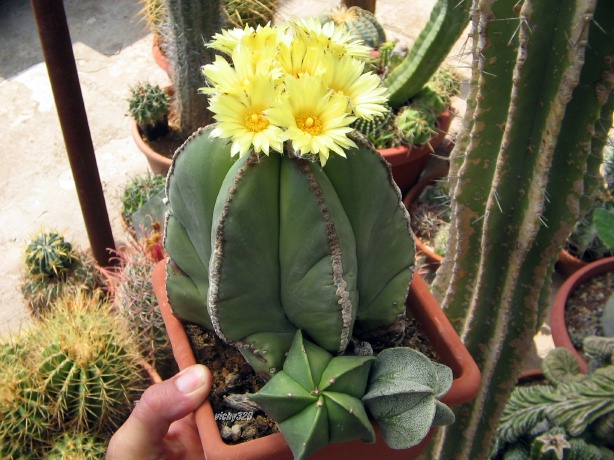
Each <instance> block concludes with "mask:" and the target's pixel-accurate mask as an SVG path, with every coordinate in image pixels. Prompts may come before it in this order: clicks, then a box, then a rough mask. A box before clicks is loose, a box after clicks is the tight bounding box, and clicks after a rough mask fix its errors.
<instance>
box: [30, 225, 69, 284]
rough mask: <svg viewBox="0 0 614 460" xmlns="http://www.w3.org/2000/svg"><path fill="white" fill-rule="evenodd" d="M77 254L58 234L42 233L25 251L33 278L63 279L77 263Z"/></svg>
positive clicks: (33, 239)
mask: <svg viewBox="0 0 614 460" xmlns="http://www.w3.org/2000/svg"><path fill="white" fill-rule="evenodd" d="M77 258H78V257H77V253H76V252H75V250H74V249H73V247H72V244H70V242H68V241H66V239H65V238H64V236H63V235H60V234H59V233H58V232H55V231H49V232H41V233H40V234H39V235H37V236H35V237H34V238H32V240H31V241H30V242H29V243H28V246H27V247H26V250H25V261H26V267H27V269H28V273H29V274H30V275H31V276H33V277H45V278H53V277H56V278H57V277H61V276H63V275H64V274H65V273H66V272H68V271H69V270H70V269H71V268H73V267H74V265H75V264H76V262H77Z"/></svg>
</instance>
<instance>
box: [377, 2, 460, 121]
mask: <svg viewBox="0 0 614 460" xmlns="http://www.w3.org/2000/svg"><path fill="white" fill-rule="evenodd" d="M471 3H472V2H471V0H437V2H435V5H434V6H433V10H432V12H431V17H430V18H429V21H428V22H427V24H426V26H425V27H424V29H422V31H421V32H420V34H419V35H418V38H416V41H415V42H414V44H413V45H412V47H411V48H410V50H409V52H408V53H407V55H406V56H405V59H404V60H403V62H402V63H401V64H400V65H398V66H397V67H396V68H395V69H394V70H393V71H392V72H391V73H390V75H388V76H387V77H386V80H385V84H386V86H387V87H388V90H389V93H390V101H389V103H390V106H391V107H392V108H393V109H398V108H399V107H401V106H402V105H404V104H406V103H407V101H408V100H409V99H411V98H412V97H414V96H415V95H416V94H418V92H419V91H420V90H421V89H422V88H423V87H424V85H425V84H426V82H427V81H428V80H429V79H430V78H431V76H432V75H433V74H434V73H435V71H436V70H437V69H438V68H439V67H440V66H441V63H442V62H443V61H444V59H445V58H446V57H447V56H448V53H449V52H450V50H451V49H452V47H453V46H454V44H455V43H456V41H457V40H458V39H459V38H460V36H461V34H462V33H463V30H464V29H465V27H466V26H467V24H468V23H469V9H470V7H471Z"/></svg>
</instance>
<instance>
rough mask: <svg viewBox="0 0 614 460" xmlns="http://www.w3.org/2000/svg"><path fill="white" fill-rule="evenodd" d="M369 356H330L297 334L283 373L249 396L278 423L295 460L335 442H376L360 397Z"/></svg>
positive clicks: (363, 390)
mask: <svg viewBox="0 0 614 460" xmlns="http://www.w3.org/2000/svg"><path fill="white" fill-rule="evenodd" d="M374 360H375V358H374V357H371V356H337V357H333V355H331V354H330V353H329V352H327V351H326V350H324V349H323V348H320V347H318V346H317V345H314V344H313V343H311V342H309V341H307V340H304V339H303V335H302V333H301V331H300V330H299V331H297V332H296V334H295V336H294V339H293V341H292V346H291V347H290V350H289V351H288V357H287V359H286V360H285V362H284V366H283V370H282V371H279V372H278V373H277V374H275V376H274V377H273V378H272V379H271V380H270V381H269V382H268V383H267V384H266V385H265V386H264V387H263V388H262V389H261V390H260V391H259V392H258V393H256V394H250V395H248V397H249V398H250V399H251V400H253V401H255V402H256V403H257V404H258V405H259V406H261V407H262V408H263V409H264V410H265V411H266V413H267V415H269V416H270V417H272V418H273V419H275V421H276V422H277V423H278V424H279V429H280V430H281V432H282V434H283V435H284V438H285V439H286V441H287V443H288V445H289V446H290V449H291V450H292V453H293V454H294V458H295V460H301V459H304V458H307V457H309V456H310V455H311V454H313V453H314V452H315V451H317V450H318V449H321V448H322V447H324V446H326V445H327V444H329V443H333V442H344V441H350V440H352V439H361V440H363V441H364V442H371V443H372V442H375V432H374V431H373V427H372V425H371V422H370V421H369V418H368V416H367V413H366V411H365V408H364V406H363V404H362V403H361V401H360V398H361V397H362V396H363V395H364V394H365V389H366V387H367V381H368V377H369V369H370V368H371V364H372V363H373V361H374Z"/></svg>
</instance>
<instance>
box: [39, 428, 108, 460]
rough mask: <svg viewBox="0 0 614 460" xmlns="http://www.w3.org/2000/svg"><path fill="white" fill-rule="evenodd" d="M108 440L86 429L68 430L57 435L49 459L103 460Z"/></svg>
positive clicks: (47, 455) (47, 457)
mask: <svg viewBox="0 0 614 460" xmlns="http://www.w3.org/2000/svg"><path fill="white" fill-rule="evenodd" d="M107 444H108V442H107V441H106V440H104V439H102V438H100V437H98V436H96V435H95V434H92V433H88V432H85V431H73V432H66V433H64V434H61V435H59V436H57V437H56V439H55V440H54V441H53V447H52V448H51V450H49V451H48V452H47V454H46V457H45V458H46V459H47V460H68V459H69V460H103V459H104V458H105V455H106V451H107Z"/></svg>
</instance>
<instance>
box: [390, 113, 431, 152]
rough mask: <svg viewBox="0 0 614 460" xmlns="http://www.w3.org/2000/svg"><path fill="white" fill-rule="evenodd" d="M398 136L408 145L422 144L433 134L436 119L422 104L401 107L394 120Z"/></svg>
mask: <svg viewBox="0 0 614 460" xmlns="http://www.w3.org/2000/svg"><path fill="white" fill-rule="evenodd" d="M394 123H395V125H396V128H397V133H398V135H399V137H400V138H401V139H402V140H403V141H404V142H406V143H407V144H409V145H422V144H424V143H426V142H428V140H429V139H430V138H431V137H432V136H433V134H435V132H436V131H435V126H436V123H437V119H436V118H435V116H433V114H432V113H431V112H430V108H426V109H425V107H424V106H407V107H404V108H402V109H401V110H400V111H399V113H398V114H397V116H396V118H395V121H394Z"/></svg>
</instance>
